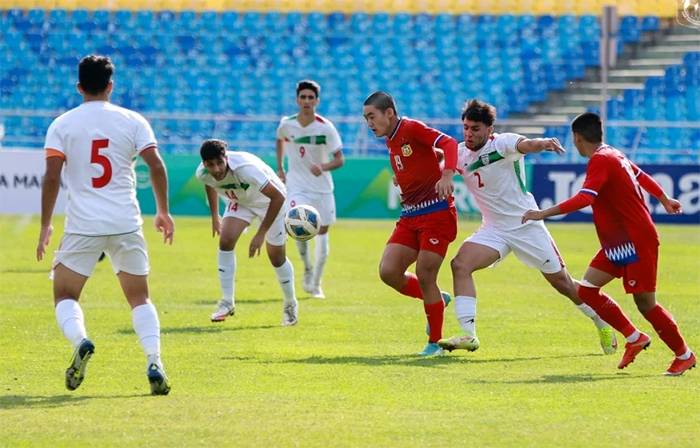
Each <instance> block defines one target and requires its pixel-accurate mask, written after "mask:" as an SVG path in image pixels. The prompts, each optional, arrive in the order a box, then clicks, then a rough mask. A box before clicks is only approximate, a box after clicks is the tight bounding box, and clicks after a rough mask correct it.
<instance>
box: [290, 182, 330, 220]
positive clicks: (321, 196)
mask: <svg viewBox="0 0 700 448" xmlns="http://www.w3.org/2000/svg"><path fill="white" fill-rule="evenodd" d="M297 205H310V206H312V207H313V208H315V209H316V210H318V213H319V214H320V215H321V216H320V218H321V225H322V226H330V225H331V224H333V223H334V222H335V196H333V193H309V192H307V191H291V190H290V191H288V192H287V206H288V207H289V208H292V207H296V206H297Z"/></svg>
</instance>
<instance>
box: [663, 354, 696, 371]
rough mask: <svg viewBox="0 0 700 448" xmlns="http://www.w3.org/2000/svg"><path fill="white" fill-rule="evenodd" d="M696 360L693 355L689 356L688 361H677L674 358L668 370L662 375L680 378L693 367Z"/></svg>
mask: <svg viewBox="0 0 700 448" xmlns="http://www.w3.org/2000/svg"><path fill="white" fill-rule="evenodd" d="M696 361H697V359H696V358H695V353H691V354H690V358H688V359H678V358H674V359H673V362H672V363H671V365H670V366H668V369H666V371H665V372H664V375H668V376H681V375H683V373H684V372H685V371H686V370H690V369H692V368H693V367H695V363H696Z"/></svg>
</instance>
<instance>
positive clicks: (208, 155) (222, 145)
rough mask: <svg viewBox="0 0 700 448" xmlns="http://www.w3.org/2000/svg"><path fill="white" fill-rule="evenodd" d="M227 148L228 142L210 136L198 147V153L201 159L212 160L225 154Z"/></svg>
mask: <svg viewBox="0 0 700 448" xmlns="http://www.w3.org/2000/svg"><path fill="white" fill-rule="evenodd" d="M227 149H228V143H226V142H225V141H223V140H219V139H216V138H210V139H209V140H204V143H202V147H201V148H199V155H200V156H201V157H202V160H205V161H206V160H214V159H220V158H222V157H225V156H226V150H227Z"/></svg>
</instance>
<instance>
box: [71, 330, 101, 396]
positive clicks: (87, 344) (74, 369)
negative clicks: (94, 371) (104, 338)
mask: <svg viewBox="0 0 700 448" xmlns="http://www.w3.org/2000/svg"><path fill="white" fill-rule="evenodd" d="M94 353H95V344H93V343H92V341H90V340H89V339H83V340H82V341H80V344H79V345H78V348H76V349H75V352H73V358H71V361H70V366H69V367H68V368H67V369H66V388H67V389H68V390H75V389H77V388H78V386H80V384H81V383H82V382H83V379H85V370H86V369H87V363H88V361H90V358H91V357H92V355H93V354H94Z"/></svg>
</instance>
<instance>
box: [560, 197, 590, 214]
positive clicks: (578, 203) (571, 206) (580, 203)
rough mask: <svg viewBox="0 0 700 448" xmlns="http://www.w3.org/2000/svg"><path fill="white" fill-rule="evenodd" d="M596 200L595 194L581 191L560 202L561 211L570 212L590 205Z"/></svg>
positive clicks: (563, 212)
mask: <svg viewBox="0 0 700 448" xmlns="http://www.w3.org/2000/svg"><path fill="white" fill-rule="evenodd" d="M594 200H595V196H593V195H590V194H586V193H581V192H579V193H578V194H576V196H573V197H570V198H569V199H567V200H566V201H563V202H560V203H559V204H558V207H559V211H560V212H561V213H562V214H568V213H572V212H575V211H576V210H581V209H582V208H584V207H588V206H589V205H591V204H592V203H593V201H594Z"/></svg>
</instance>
